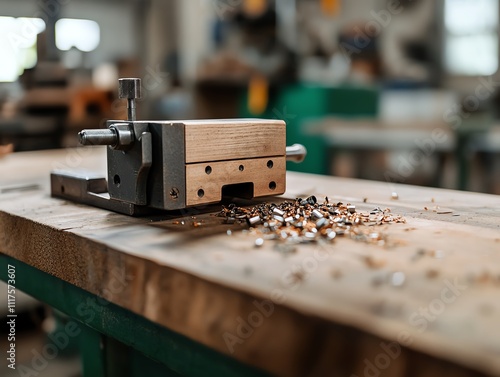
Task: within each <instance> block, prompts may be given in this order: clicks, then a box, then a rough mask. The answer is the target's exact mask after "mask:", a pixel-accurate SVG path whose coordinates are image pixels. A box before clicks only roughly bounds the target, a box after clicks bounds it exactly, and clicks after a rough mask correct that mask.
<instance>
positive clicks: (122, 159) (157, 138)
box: [51, 78, 306, 215]
mask: <svg viewBox="0 0 500 377" xmlns="http://www.w3.org/2000/svg"><path fill="white" fill-rule="evenodd" d="M119 97H120V98H124V99H127V102H128V106H127V108H128V120H126V121H123V120H110V121H108V122H107V128H106V129H95V130H83V131H81V132H80V133H79V141H80V143H81V144H83V145H106V146H108V147H107V163H108V174H107V175H108V178H107V181H106V179H105V178H103V177H97V176H94V175H92V174H86V173H84V174H82V173H75V172H62V171H55V172H52V173H51V192H52V196H54V197H59V198H65V199H70V200H73V201H77V202H80V203H85V204H90V205H94V206H98V207H102V208H106V209H109V210H112V211H116V212H120V213H125V214H128V215H142V214H147V213H149V212H150V211H151V210H182V209H185V208H188V207H195V206H201V205H206V204H212V203H218V202H220V201H221V200H222V197H223V196H230V197H241V198H247V199H252V198H260V197H264V196H273V195H281V194H283V193H284V192H285V184H286V161H287V160H288V161H295V162H301V161H302V160H303V159H304V158H305V155H306V150H305V148H304V147H303V146H302V145H298V144H295V145H293V146H291V147H286V124H285V122H284V121H282V120H261V119H227V120H226V119H225V120H188V121H167V120H165V121H138V120H136V104H135V100H136V99H138V98H140V97H141V81H140V79H135V78H126V79H120V80H119Z"/></svg>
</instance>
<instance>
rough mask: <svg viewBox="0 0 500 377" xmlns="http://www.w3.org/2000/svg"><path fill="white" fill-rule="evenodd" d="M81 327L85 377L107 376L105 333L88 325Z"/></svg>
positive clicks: (81, 348)
mask: <svg viewBox="0 0 500 377" xmlns="http://www.w3.org/2000/svg"><path fill="white" fill-rule="evenodd" d="M80 328H81V329H82V332H81V333H80V336H79V338H80V339H79V341H80V355H81V358H82V371H83V377H105V376H106V370H105V368H106V363H105V354H104V337H103V335H102V334H100V333H99V332H97V331H95V330H93V329H91V328H90V327H88V326H84V325H80Z"/></svg>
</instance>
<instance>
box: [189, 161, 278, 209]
mask: <svg viewBox="0 0 500 377" xmlns="http://www.w3.org/2000/svg"><path fill="white" fill-rule="evenodd" d="M242 183H251V184H252V185H253V197H255V198H258V197H262V196H272V195H281V194H283V193H284V192H285V186H286V159H285V157H271V158H269V157H266V158H257V159H250V160H232V161H220V162H213V163H205V164H189V165H186V204H187V205H188V206H193V205H197V204H198V205H199V204H207V203H216V202H219V201H220V200H221V198H222V196H221V195H222V188H223V186H227V185H234V184H242Z"/></svg>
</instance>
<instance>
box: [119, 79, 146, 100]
mask: <svg viewBox="0 0 500 377" xmlns="http://www.w3.org/2000/svg"><path fill="white" fill-rule="evenodd" d="M118 97H119V98H123V99H125V98H126V99H140V98H141V79H137V78H126V79H119V80H118Z"/></svg>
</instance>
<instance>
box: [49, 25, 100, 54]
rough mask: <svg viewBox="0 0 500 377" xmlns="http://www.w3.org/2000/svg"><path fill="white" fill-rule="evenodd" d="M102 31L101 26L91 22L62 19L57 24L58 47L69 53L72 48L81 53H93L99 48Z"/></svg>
mask: <svg viewBox="0 0 500 377" xmlns="http://www.w3.org/2000/svg"><path fill="white" fill-rule="evenodd" d="M100 40H101V31H100V28H99V24H98V23H97V22H95V21H91V20H77V19H72V18H61V19H60V20H59V21H57V22H56V46H57V48H58V49H59V50H62V51H69V50H70V49H71V48H72V47H75V48H77V49H78V50H80V51H84V52H89V51H93V50H95V49H96V48H97V46H99V42H100Z"/></svg>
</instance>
